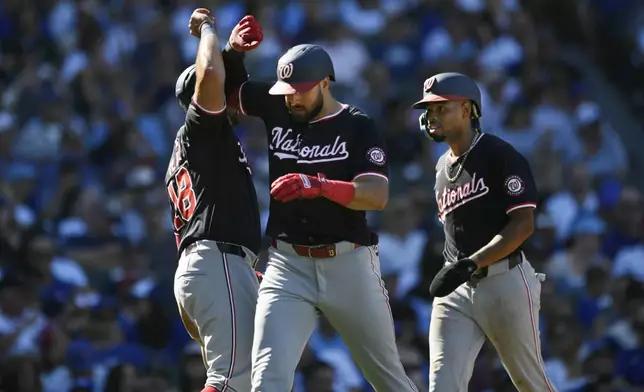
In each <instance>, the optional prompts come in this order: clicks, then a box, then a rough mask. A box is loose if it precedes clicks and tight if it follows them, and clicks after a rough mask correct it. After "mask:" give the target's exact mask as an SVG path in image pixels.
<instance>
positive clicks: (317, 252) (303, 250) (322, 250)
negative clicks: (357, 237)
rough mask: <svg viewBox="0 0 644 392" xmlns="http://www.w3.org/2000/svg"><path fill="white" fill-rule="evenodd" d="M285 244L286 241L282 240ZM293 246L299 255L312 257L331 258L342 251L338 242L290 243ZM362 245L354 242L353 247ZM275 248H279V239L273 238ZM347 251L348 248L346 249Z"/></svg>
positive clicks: (356, 247)
mask: <svg viewBox="0 0 644 392" xmlns="http://www.w3.org/2000/svg"><path fill="white" fill-rule="evenodd" d="M282 244H284V242H282ZM288 245H290V246H291V247H293V251H295V253H296V254H297V255H298V256H302V257H309V258H311V259H330V258H332V257H335V256H337V255H338V254H339V253H342V252H340V251H339V250H338V249H337V245H336V244H327V245H293V244H288ZM361 246H362V245H360V244H355V243H354V244H353V249H358V248H359V247H361ZM273 248H275V249H279V248H280V247H279V244H278V242H277V241H275V240H273ZM344 251H345V252H346V250H344Z"/></svg>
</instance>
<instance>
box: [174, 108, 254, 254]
mask: <svg viewBox="0 0 644 392" xmlns="http://www.w3.org/2000/svg"><path fill="white" fill-rule="evenodd" d="M165 184H166V187H167V190H168V195H169V197H170V207H171V209H172V214H173V225H174V231H175V234H176V237H177V246H178V248H179V253H181V251H182V250H183V249H185V247H187V246H188V245H190V244H191V243H193V242H195V241H198V240H213V241H220V242H228V243H232V244H236V245H243V246H245V247H247V248H249V249H250V250H252V251H253V252H255V253H256V254H257V253H258V252H259V250H260V243H261V226H260V221H259V207H258V204H257V194H256V193H255V186H254V185H253V181H252V177H251V171H250V168H249V166H248V160H247V159H246V154H245V153H244V149H243V147H242V145H241V143H240V142H239V140H238V139H237V136H236V135H235V133H234V132H233V130H232V127H231V125H230V123H229V122H228V119H227V117H226V113H225V110H222V111H221V112H216V113H215V112H208V111H206V110H204V109H201V108H200V107H198V106H197V105H196V104H195V103H192V104H190V107H189V109H188V112H187V113H186V122H185V124H184V125H183V126H182V127H181V129H180V130H179V132H178V133H177V137H176V139H175V143H174V149H173V153H172V158H171V159H170V164H169V166H168V171H167V173H166V178H165Z"/></svg>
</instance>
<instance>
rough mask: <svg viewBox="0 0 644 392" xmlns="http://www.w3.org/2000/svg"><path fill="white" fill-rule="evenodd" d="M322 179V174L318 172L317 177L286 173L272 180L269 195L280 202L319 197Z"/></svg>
mask: <svg viewBox="0 0 644 392" xmlns="http://www.w3.org/2000/svg"><path fill="white" fill-rule="evenodd" d="M324 180H325V178H324V175H323V174H318V176H317V177H313V176H308V175H306V174H300V173H290V174H286V175H284V176H282V177H280V178H278V179H277V180H275V181H274V182H273V184H272V185H271V196H272V197H273V198H274V199H275V200H278V201H282V202H287V201H291V200H295V199H313V198H316V197H320V195H321V194H322V182H323V181H324Z"/></svg>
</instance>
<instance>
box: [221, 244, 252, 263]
mask: <svg viewBox="0 0 644 392" xmlns="http://www.w3.org/2000/svg"><path fill="white" fill-rule="evenodd" d="M217 248H219V251H220V252H221V253H226V254H229V255H235V256H239V257H241V258H242V259H244V258H246V252H244V249H242V247H241V246H239V245H233V244H226V243H224V242H217Z"/></svg>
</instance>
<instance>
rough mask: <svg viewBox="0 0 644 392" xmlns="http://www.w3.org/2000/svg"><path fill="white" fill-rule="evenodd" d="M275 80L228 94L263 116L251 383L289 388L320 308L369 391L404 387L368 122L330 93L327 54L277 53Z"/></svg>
mask: <svg viewBox="0 0 644 392" xmlns="http://www.w3.org/2000/svg"><path fill="white" fill-rule="evenodd" d="M242 66H243V65H242ZM277 77H278V81H277V83H275V84H274V85H273V86H271V85H270V84H267V83H263V82H257V81H247V82H245V83H244V84H243V85H242V86H241V87H240V88H239V94H238V105H239V110H240V111H241V112H242V113H243V114H246V115H250V116H256V117H260V118H261V119H262V120H263V121H264V124H265V125H266V131H267V134H268V142H269V147H268V149H269V176H270V180H271V181H272V185H271V190H270V194H271V196H272V198H271V202H270V207H269V208H270V211H269V212H270V216H269V220H268V224H267V235H268V236H270V237H271V238H272V239H273V243H272V247H271V248H270V249H269V261H268V266H267V269H266V272H265V273H264V280H263V282H262V284H261V287H260V290H259V299H258V303H257V311H256V312H257V313H256V316H255V339H254V342H253V354H252V360H253V371H252V385H253V386H252V389H251V391H253V392H285V391H290V390H291V387H292V385H293V377H294V372H295V367H296V366H297V364H298V361H299V359H300V356H301V354H302V351H303V349H304V347H305V346H306V343H307V341H308V339H309V337H310V335H311V333H312V332H313V330H314V328H315V327H316V324H317V316H318V314H319V313H323V314H324V315H325V316H326V317H327V318H328V319H329V321H330V322H331V324H333V326H334V327H335V329H336V330H337V331H338V333H339V334H340V336H341V337H342V338H343V339H344V342H345V343H346V344H347V346H348V348H349V350H350V351H351V353H352V355H353V357H354V359H355V361H356V363H357V364H358V366H359V367H360V369H361V370H362V372H363V373H364V375H365V377H366V379H367V380H368V381H369V382H370V383H371V384H372V385H373V386H374V388H375V389H376V390H377V391H379V392H405V391H415V387H414V385H413V384H412V382H411V381H410V380H409V379H408V378H407V376H406V375H405V372H404V370H403V367H402V364H401V362H400V359H399V357H398V349H397V347H396V341H395V337H394V328H393V322H392V317H391V312H390V309H389V301H388V297H387V290H386V289H385V287H384V284H383V281H382V279H381V277H380V264H379V259H378V237H377V236H376V234H374V233H373V232H371V231H370V230H369V229H368V227H367V221H366V217H365V211H368V210H381V209H383V208H384V207H385V205H386V204H387V199H388V193H389V191H388V189H389V186H388V178H387V175H388V165H387V155H386V151H385V147H384V145H383V142H382V139H381V137H380V135H379V134H378V132H377V130H376V125H375V124H374V122H373V120H372V119H371V118H370V117H369V116H367V115H366V114H365V113H363V112H362V111H360V110H359V109H357V108H355V107H352V106H350V105H346V104H342V103H340V102H338V101H336V100H335V99H334V98H333V96H332V94H331V90H330V88H331V82H332V81H333V80H334V70H333V63H332V62H331V58H330V57H329V55H328V54H327V52H326V51H325V50H324V49H322V48H321V47H319V46H316V45H298V46H295V47H293V48H291V49H290V50H288V51H287V52H286V54H284V55H283V56H282V57H281V58H280V59H279V61H278V64H277Z"/></svg>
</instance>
